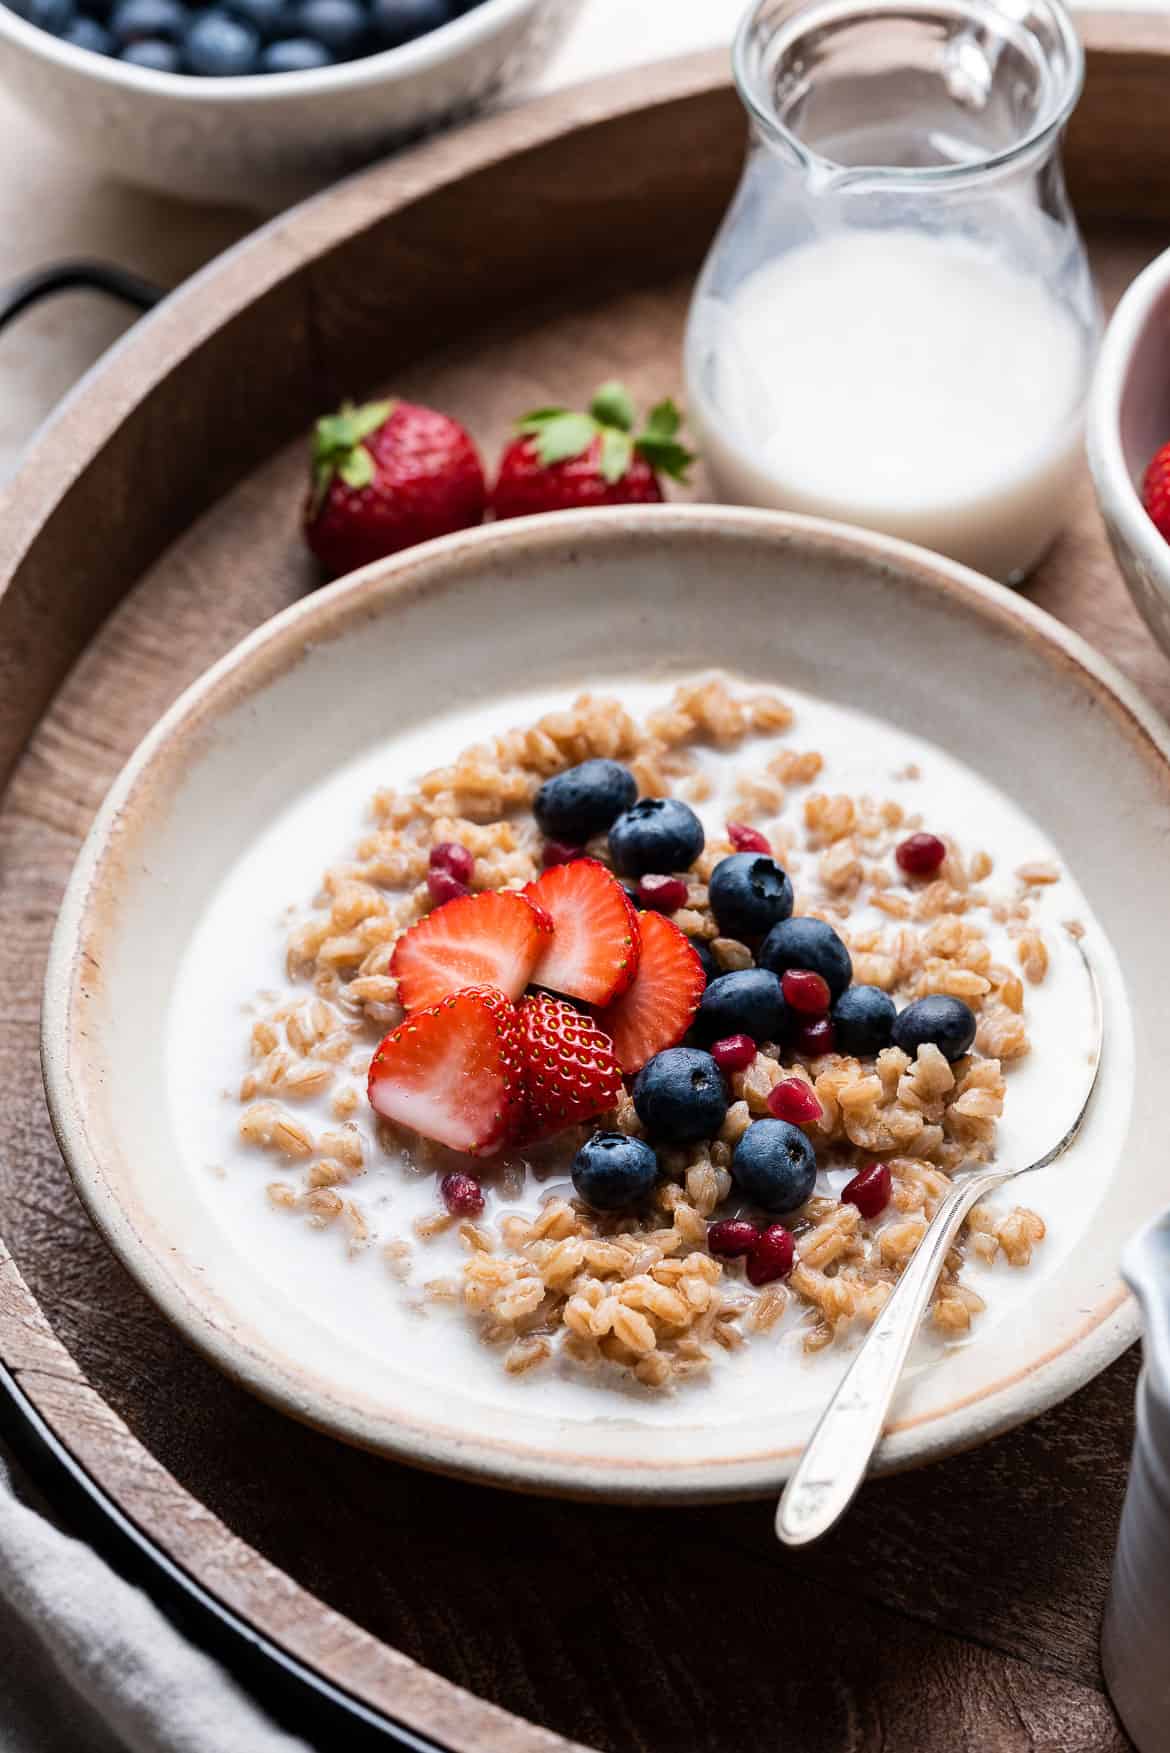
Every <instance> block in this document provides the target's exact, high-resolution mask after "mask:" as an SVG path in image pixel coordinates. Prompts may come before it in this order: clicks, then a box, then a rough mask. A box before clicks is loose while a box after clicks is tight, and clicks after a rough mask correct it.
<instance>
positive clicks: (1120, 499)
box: [1088, 250, 1170, 652]
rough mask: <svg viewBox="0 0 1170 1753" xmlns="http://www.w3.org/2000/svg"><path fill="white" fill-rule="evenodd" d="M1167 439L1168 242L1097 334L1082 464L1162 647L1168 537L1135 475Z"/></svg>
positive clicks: (1168, 606) (1167, 621)
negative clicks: (1149, 508)
mask: <svg viewBox="0 0 1170 1753" xmlns="http://www.w3.org/2000/svg"><path fill="white" fill-rule="evenodd" d="M1167 440H1170V250H1167V251H1165V252H1164V253H1163V254H1162V255H1160V256H1159V257H1158V258H1157V259H1156V261H1153V262H1151V263H1150V266H1149V267H1148V268H1147V269H1146V270H1145V272H1144V273H1142V274H1139V275H1138V277H1137V279H1136V280H1135V281H1134V283H1133V285H1132V286H1131V287H1130V288H1129V291H1128V292H1127V293H1126V295H1125V297H1124V298H1123V299H1122V301H1121V303H1120V304H1119V305H1118V307H1117V310H1116V311H1115V313H1114V316H1113V320H1112V322H1111V323H1110V324H1109V327H1108V329H1107V331H1106V334H1105V340H1104V342H1103V343H1102V346H1101V353H1100V357H1099V359H1098V362H1097V372H1096V377H1095V378H1094V381H1093V391H1092V395H1091V397H1090V399H1089V414H1088V448H1089V467H1090V468H1091V469H1092V472H1093V483H1094V485H1095V486H1096V489H1097V498H1098V501H1099V503H1100V506H1101V512H1102V515H1103V516H1104V519H1105V527H1106V529H1107V530H1108V531H1109V540H1110V541H1111V542H1112V544H1113V552H1114V554H1115V555H1116V556H1117V563H1118V565H1119V566H1120V567H1121V570H1122V572H1123V573H1124V575H1125V581H1126V583H1127V584H1128V585H1129V589H1130V594H1131V596H1132V597H1133V600H1134V602H1135V603H1136V604H1137V606H1138V609H1139V610H1140V611H1141V613H1142V615H1143V616H1144V618H1145V621H1146V624H1147V626H1148V627H1149V629H1150V632H1151V633H1152V634H1153V635H1154V638H1155V639H1156V640H1157V641H1158V644H1159V645H1160V646H1161V647H1162V649H1163V651H1166V652H1170V544H1167V543H1166V542H1165V541H1163V539H1162V537H1161V536H1160V535H1159V534H1158V531H1157V530H1156V529H1155V528H1154V525H1153V524H1152V523H1151V522H1150V520H1149V518H1148V517H1147V516H1146V513H1145V510H1144V509H1143V507H1142V502H1141V498H1140V488H1141V480H1142V475H1143V474H1144V472H1145V469H1146V465H1147V463H1148V462H1149V460H1150V458H1151V457H1152V456H1153V454H1154V452H1155V451H1156V450H1157V449H1158V448H1159V446H1161V445H1163V444H1165V443H1166V442H1167Z"/></svg>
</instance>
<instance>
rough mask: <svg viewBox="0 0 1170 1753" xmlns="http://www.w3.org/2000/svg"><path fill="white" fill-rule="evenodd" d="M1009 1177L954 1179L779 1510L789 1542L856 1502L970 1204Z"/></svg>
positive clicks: (816, 1532)
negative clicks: (928, 1305) (905, 1368)
mask: <svg viewBox="0 0 1170 1753" xmlns="http://www.w3.org/2000/svg"><path fill="white" fill-rule="evenodd" d="M1008 1179H1010V1177H1009V1176H1008V1175H1006V1174H1004V1173H1002V1172H1001V1171H999V1170H994V1169H992V1170H985V1171H983V1172H982V1173H980V1174H976V1175H971V1176H969V1177H966V1178H965V1179H964V1180H963V1181H961V1182H960V1183H959V1185H958V1186H956V1187H953V1188H952V1189H951V1191H950V1192H949V1193H948V1194H947V1196H946V1198H945V1199H944V1200H943V1202H942V1204H941V1205H940V1206H939V1208H938V1210H937V1211H936V1212H935V1214H934V1217H933V1218H932V1219H931V1221H930V1224H929V1226H928V1228H927V1231H926V1234H925V1235H924V1236H923V1238H922V1240H921V1242H919V1244H918V1247H917V1248H916V1250H915V1252H914V1255H913V1257H912V1259H911V1261H910V1264H909V1265H908V1266H907V1268H906V1270H905V1272H903V1274H902V1276H901V1278H900V1279H899V1280H898V1283H897V1285H896V1287H895V1289H894V1293H893V1295H892V1296H891V1297H890V1299H889V1301H888V1302H887V1303H886V1306H885V1308H884V1309H883V1310H882V1312H881V1314H880V1315H879V1316H878V1318H877V1320H876V1321H875V1322H874V1324H873V1326H872V1327H871V1328H870V1330H869V1332H868V1334H867V1335H866V1337H865V1339H864V1341H863V1342H862V1345H861V1346H860V1348H859V1350H858V1352H857V1356H856V1357H855V1358H854V1359H853V1362H852V1363H851V1364H850V1365H849V1368H848V1369H847V1370H846V1372H845V1374H844V1375H843V1376H842V1378H841V1380H840V1382H839V1383H838V1385H837V1390H836V1392H835V1393H834V1394H833V1396H832V1398H831V1399H830V1401H829V1404H828V1405H827V1406H826V1408H825V1410H824V1413H823V1414H822V1416H821V1419H820V1422H819V1423H818V1425H817V1427H816V1429H815V1430H814V1431H813V1434H812V1436H811V1437H810V1438H809V1442H808V1446H807V1447H806V1449H805V1451H804V1453H803V1455H802V1456H801V1457H800V1460H799V1461H798V1462H797V1465H796V1470H795V1472H794V1473H793V1475H792V1477H791V1479H789V1481H788V1484H787V1485H786V1486H785V1488H784V1494H783V1496H782V1497H781V1499H780V1503H779V1506H778V1508H777V1510H776V1533H777V1535H778V1536H779V1538H780V1539H781V1540H782V1541H783V1542H784V1544H785V1545H786V1546H804V1545H807V1544H808V1542H809V1541H810V1540H817V1539H819V1538H820V1536H821V1535H822V1534H826V1533H828V1531H829V1529H830V1528H831V1527H832V1526H833V1524H834V1522H836V1520H837V1519H838V1517H839V1516H841V1515H843V1514H844V1513H845V1511H846V1510H847V1509H848V1507H849V1505H850V1503H851V1502H852V1499H853V1495H854V1493H855V1492H856V1490H857V1488H858V1486H859V1485H860V1484H861V1481H862V1479H863V1478H864V1477H865V1470H866V1468H867V1467H868V1466H869V1461H870V1456H871V1455H872V1454H873V1451H874V1449H875V1448H876V1447H877V1445H878V1441H879V1439H880V1438H881V1434H882V1429H883V1426H884V1425H885V1422H886V1413H887V1412H888V1411H889V1408H890V1401H891V1400H892V1399H893V1397H894V1390H895V1388H896V1387H897V1385H898V1378H899V1377H900V1376H901V1374H902V1370H903V1368H904V1366H905V1363H906V1357H907V1354H908V1352H909V1350H910V1346H911V1344H912V1343H913V1340H914V1335H915V1334H916V1333H917V1331H918V1326H919V1323H920V1321H921V1320H922V1316H923V1314H924V1313H925V1311H926V1306H927V1304H928V1303H929V1301H930V1298H931V1294H932V1292H933V1290H934V1287H935V1283H936V1282H937V1279H938V1275H939V1273H940V1272H941V1271H942V1267H943V1262H944V1261H945V1259H946V1257H947V1253H948V1252H949V1250H950V1247H951V1244H952V1242H953V1241H954V1239H955V1237H956V1235H957V1234H958V1232H959V1229H960V1227H961V1226H962V1223H963V1220H964V1218H965V1217H966V1216H967V1213H968V1212H969V1211H970V1210H971V1207H972V1206H973V1205H977V1204H978V1203H979V1201H980V1200H981V1199H983V1198H985V1197H986V1195H987V1194H988V1193H992V1192H994V1191H995V1189H996V1188H997V1187H1001V1186H1002V1185H1003V1183H1004V1182H1005V1181H1006V1180H1008Z"/></svg>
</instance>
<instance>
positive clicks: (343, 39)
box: [297, 0, 370, 61]
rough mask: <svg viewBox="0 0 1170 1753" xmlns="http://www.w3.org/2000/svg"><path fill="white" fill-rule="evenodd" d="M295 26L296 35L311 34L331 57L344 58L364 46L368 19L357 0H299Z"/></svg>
mask: <svg viewBox="0 0 1170 1753" xmlns="http://www.w3.org/2000/svg"><path fill="white" fill-rule="evenodd" d="M297 26H298V30H297V34H298V36H304V37H314V38H315V39H316V41H317V42H319V43H324V45H325V47H326V48H327V49H328V50H329V53H330V54H331V55H332V56H333V57H334V59H335V60H338V61H346V60H349V59H350V58H351V57H352V56H354V55H360V54H361V52H362V50H363V48H365V46H366V37H367V35H368V33H369V28H370V20H369V16H368V14H367V13H366V11H365V8H364V7H362V6H359V5H358V0H302V4H301V6H300V8H299V10H298V13H297Z"/></svg>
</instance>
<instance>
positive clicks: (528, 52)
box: [0, 0, 580, 210]
mask: <svg viewBox="0 0 1170 1753" xmlns="http://www.w3.org/2000/svg"><path fill="white" fill-rule="evenodd" d="M579 3H580V0H482V4H481V5H479V6H476V7H475V8H474V9H473V10H472V11H470V12H468V13H465V14H464V15H463V17H461V18H456V19H453V20H452V22H451V23H450V24H446V25H444V26H442V28H441V29H439V30H436V31H432V32H431V34H430V35H429V36H425V37H420V38H419V39H418V41H417V42H413V43H407V44H406V45H405V46H404V47H403V48H400V49H390V50H387V51H385V52H384V53H382V54H379V55H368V56H366V57H365V58H364V59H362V60H360V61H348V62H345V63H344V64H343V65H341V66H338V67H325V68H322V69H321V70H320V71H317V72H312V73H279V74H272V75H254V76H250V77H248V78H243V79H193V78H189V77H187V76H185V75H181V74H175V73H154V72H151V71H150V70H149V69H146V68H142V67H133V66H129V65H127V64H126V63H125V62H123V61H116V60H111V59H108V58H107V57H105V56H103V55H94V54H91V53H89V51H88V50H85V49H75V48H73V47H72V46H71V45H70V44H69V43H65V42H61V41H59V40H58V39H57V38H56V37H52V36H50V35H49V34H48V33H47V32H46V31H43V30H38V29H37V28H35V27H34V26H33V25H30V24H26V23H25V22H24V20H23V19H20V18H18V17H17V16H16V14H15V13H14V12H10V11H9V10H8V8H7V7H6V6H4V5H2V4H0V80H3V82H4V84H5V85H6V86H7V88H8V89H9V90H10V91H11V92H12V95H13V96H14V97H16V98H18V99H19V100H20V102H21V103H23V104H24V105H25V106H26V108H27V109H28V111H29V113H30V115H31V116H32V117H33V118H34V119H35V120H36V121H37V122H38V123H39V124H41V125H42V126H44V127H47V128H49V129H51V131H52V132H53V133H54V134H55V135H57V137H58V138H59V139H60V140H61V141H62V142H63V143H64V144H65V145H67V146H68V147H69V148H70V149H71V150H73V151H75V152H76V153H77V155H78V156H79V157H83V158H84V159H85V160H86V162H87V163H88V164H89V165H90V166H91V167H92V166H97V167H99V168H104V169H106V170H108V171H109V172H111V174H112V175H114V176H117V177H121V178H123V179H124V180H125V181H127V182H132V183H140V184H143V185H145V186H146V187H148V188H154V189H161V190H163V191H164V192H165V193H166V194H170V195H182V196H186V197H187V198H189V199H191V200H202V201H217V202H223V201H230V202H235V203H241V204H243V205H246V206H251V207H258V208H261V209H264V210H273V209H276V208H278V207H282V206H286V205H288V204H289V203H290V202H292V201H295V200H299V199H300V198H301V197H302V196H304V195H307V194H310V193H312V192H313V190H315V189H318V188H322V187H324V186H325V185H326V184H327V183H330V182H333V181H335V180H336V178H337V177H339V176H342V175H344V174H345V172H347V171H350V170H354V169H356V168H357V167H358V166H359V165H362V164H367V163H369V162H370V161H371V160H372V159H374V158H376V157H377V156H378V155H379V153H381V152H383V151H385V150H386V149H387V148H389V147H391V146H393V145H394V144H395V143H396V142H398V141H401V140H404V139H407V138H409V137H410V136H412V135H415V134H419V133H422V132H424V131H425V130H427V129H429V128H433V127H436V126H438V125H440V124H441V123H443V122H445V121H449V120H453V119H455V118H457V117H459V116H461V115H464V114H467V113H468V112H470V111H471V110H472V109H474V108H475V107H476V106H477V105H478V104H479V103H481V102H483V100H484V99H485V98H487V97H489V96H491V95H494V94H495V93H497V92H499V91H502V90H504V89H505V88H507V87H508V86H510V85H513V84H515V83H517V82H518V81H519V80H520V79H521V78H523V77H524V76H526V75H527V74H528V73H529V72H530V71H531V70H532V68H533V67H535V66H536V65H538V64H539V63H540V62H541V61H542V60H543V59H545V58H546V57H547V55H548V54H549V53H550V52H551V50H552V48H553V47H554V46H555V44H556V43H557V42H558V41H559V40H560V37H561V36H562V35H563V33H564V31H565V29H566V28H567V26H568V23H569V21H570V19H571V18H572V16H573V15H574V13H575V12H576V10H577V7H578V5H579Z"/></svg>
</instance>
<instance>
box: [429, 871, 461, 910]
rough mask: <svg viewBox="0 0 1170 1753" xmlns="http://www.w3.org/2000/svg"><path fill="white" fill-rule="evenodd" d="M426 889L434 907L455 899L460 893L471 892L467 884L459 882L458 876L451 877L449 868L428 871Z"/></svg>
mask: <svg viewBox="0 0 1170 1753" xmlns="http://www.w3.org/2000/svg"><path fill="white" fill-rule="evenodd" d="M427 889H428V891H429V893H430V897H431V900H432V901H433V902H434V903H435V906H436V907H441V906H442V905H443V903H444V901H457V900H458V899H459V897H460V895H467V894H470V893H471V891H470V889H469V888H468V887H467V884H466V883H461V882H460V881H459V878H458V877H453V876H452V875H451V872H450V871H449V870H430V871H428V872H427Z"/></svg>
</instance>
